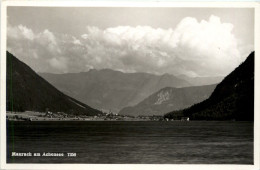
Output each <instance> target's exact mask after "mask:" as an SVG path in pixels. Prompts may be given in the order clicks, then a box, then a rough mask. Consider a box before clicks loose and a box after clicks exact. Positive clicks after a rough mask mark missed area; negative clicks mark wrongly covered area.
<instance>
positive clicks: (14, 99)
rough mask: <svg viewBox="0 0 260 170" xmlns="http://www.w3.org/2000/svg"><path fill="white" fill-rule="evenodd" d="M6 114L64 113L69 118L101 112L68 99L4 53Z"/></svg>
mask: <svg viewBox="0 0 260 170" xmlns="http://www.w3.org/2000/svg"><path fill="white" fill-rule="evenodd" d="M6 80H7V85H6V87H7V90H6V93H7V101H6V107H7V108H6V109H7V111H18V112H23V111H27V110H29V111H37V112H45V111H46V109H47V108H48V110H49V111H51V112H65V113H67V114H72V115H98V114H101V112H100V111H98V110H96V109H93V108H91V107H89V106H87V105H86V104H84V103H82V102H79V101H77V100H75V99H74V98H72V97H69V96H67V95H65V94H63V93H62V92H60V91H59V90H57V89H56V88H55V87H53V86H52V85H51V84H50V83H48V82H47V81H46V80H44V79H43V78H42V77H40V76H39V75H38V74H37V73H35V72H34V71H33V70H32V69H31V68H30V67H29V66H27V65H26V64H24V63H23V62H21V61H20V60H18V59H17V58H16V57H15V56H13V55H12V54H11V53H9V52H7V75H6Z"/></svg>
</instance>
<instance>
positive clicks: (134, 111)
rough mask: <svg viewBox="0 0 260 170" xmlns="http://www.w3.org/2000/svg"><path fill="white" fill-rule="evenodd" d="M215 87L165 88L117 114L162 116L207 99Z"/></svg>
mask: <svg viewBox="0 0 260 170" xmlns="http://www.w3.org/2000/svg"><path fill="white" fill-rule="evenodd" d="M215 87H216V85H207V86H197V87H196V86H193V87H184V88H173V87H166V88H163V89H161V90H159V91H158V92H156V93H154V94H152V95H151V96H149V97H148V98H146V99H144V100H143V101H142V102H140V103H139V104H137V105H135V106H133V107H125V108H123V109H122V110H121V111H120V112H119V114H120V115H131V116H138V115H143V116H152V115H163V114H165V113H168V112H170V111H172V110H179V109H183V108H186V107H189V106H191V105H193V104H195V103H197V102H201V101H203V100H205V99H207V98H208V97H209V96H210V94H211V93H212V92H213V90H214V89H215Z"/></svg>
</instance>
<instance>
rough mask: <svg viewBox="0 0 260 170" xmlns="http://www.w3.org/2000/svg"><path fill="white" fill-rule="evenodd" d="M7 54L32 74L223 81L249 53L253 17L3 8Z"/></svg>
mask: <svg viewBox="0 0 260 170" xmlns="http://www.w3.org/2000/svg"><path fill="white" fill-rule="evenodd" d="M7 50H8V51H9V52H11V53H13V54H14V55H15V56H16V57H17V58H19V59H20V60H21V61H23V62H25V63H26V64H28V65H29V66H30V67H31V68H32V69H33V70H35V71H36V72H48V73H72V72H73V73H74V72H86V71H88V70H90V69H104V68H110V69H114V70H119V71H122V72H148V73H152V74H165V73H168V74H173V75H180V74H184V75H187V76H192V77H197V76H225V75H227V74H229V73H230V72H231V71H232V70H233V69H234V68H236V67H237V66H238V65H239V64H240V63H241V62H243V61H244V60H245V59H246V57H247V56H248V55H249V53H250V52H251V51H253V50H254V10H253V9H250V8H243V9H241V8H172V7H169V8H151V7H150V8H143V7H142V8H141V7H130V8H122V7H117V8H111V7H74V8H72V7H8V8H7Z"/></svg>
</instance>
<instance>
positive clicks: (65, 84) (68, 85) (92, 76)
mask: <svg viewBox="0 0 260 170" xmlns="http://www.w3.org/2000/svg"><path fill="white" fill-rule="evenodd" d="M40 75H41V76H42V77H43V78H44V79H46V80H47V81H48V82H50V83H51V84H52V85H54V86H55V87H56V88H57V89H59V90H61V91H62V92H63V93H65V94H67V95H69V96H72V97H74V98H75V99H77V100H79V101H82V102H84V103H86V104H88V105H89V106H91V107H94V108H97V109H99V110H104V111H108V110H110V111H113V112H116V113H117V112H118V111H119V110H121V109H122V108H124V107H126V106H133V105H135V104H137V103H139V102H140V101H142V100H143V99H145V98H146V97H148V96H149V95H151V94H152V93H154V92H156V91H158V90H160V89H162V88H164V87H169V86H171V87H184V86H190V84H189V83H188V82H187V81H185V80H182V79H179V78H177V77H175V76H173V75H170V74H164V75H160V76H159V75H153V74H148V73H123V72H120V71H114V70H111V69H102V70H96V69H92V70H89V71H88V72H81V73H68V74H51V73H40Z"/></svg>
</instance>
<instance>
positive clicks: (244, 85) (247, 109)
mask: <svg viewBox="0 0 260 170" xmlns="http://www.w3.org/2000/svg"><path fill="white" fill-rule="evenodd" d="M181 116H187V117H190V118H191V119H193V120H232V119H235V120H244V121H245V120H248V121H252V120H254V52H252V53H250V55H249V56H248V57H247V59H246V60H245V61H244V62H243V63H241V64H240V65H239V66H238V67H237V68H236V69H234V70H233V71H232V72H231V73H230V74H229V75H227V76H226V77H225V78H224V79H223V80H222V81H221V82H220V83H219V84H218V85H217V87H216V88H215V90H214V91H213V93H212V94H211V96H210V97H209V98H208V99H206V100H204V101H202V102H200V103H197V104H194V105H193V106H191V107H189V108H186V109H183V110H179V111H173V112H169V113H167V114H165V116H164V117H165V118H169V119H176V118H180V117H181Z"/></svg>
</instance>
